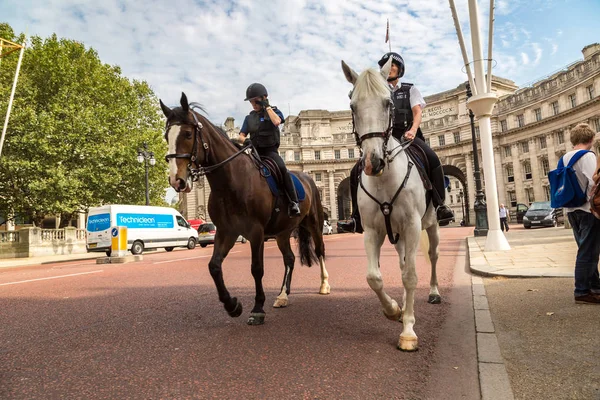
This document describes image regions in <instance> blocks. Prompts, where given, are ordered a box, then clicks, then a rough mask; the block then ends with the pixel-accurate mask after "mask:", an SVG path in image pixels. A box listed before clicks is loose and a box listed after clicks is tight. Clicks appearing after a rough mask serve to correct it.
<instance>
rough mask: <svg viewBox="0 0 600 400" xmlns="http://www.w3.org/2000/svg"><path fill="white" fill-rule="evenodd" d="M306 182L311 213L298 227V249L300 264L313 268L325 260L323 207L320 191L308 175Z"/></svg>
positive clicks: (305, 176)
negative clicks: (308, 187) (308, 189)
mask: <svg viewBox="0 0 600 400" xmlns="http://www.w3.org/2000/svg"><path fill="white" fill-rule="evenodd" d="M303 175H304V178H305V182H306V183H308V186H310V192H311V195H312V196H311V205H310V212H309V213H308V215H307V216H306V217H304V219H303V220H302V222H301V223H300V226H298V247H299V250H300V262H301V264H302V265H306V266H309V267H310V266H312V265H313V263H315V264H319V262H322V261H323V260H324V259H325V243H324V242H323V223H324V221H325V217H324V215H323V205H322V204H321V196H320V195H319V189H318V188H317V185H316V184H315V182H314V181H313V180H312V178H311V177H310V176H308V175H306V174H303ZM306 183H305V184H306Z"/></svg>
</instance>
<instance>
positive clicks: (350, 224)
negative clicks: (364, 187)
mask: <svg viewBox="0 0 600 400" xmlns="http://www.w3.org/2000/svg"><path fill="white" fill-rule="evenodd" d="M361 173H362V171H361V169H360V163H357V164H356V165H355V166H354V167H353V168H352V171H350V195H351V197H352V216H351V217H350V220H349V221H344V222H338V226H339V227H340V228H342V229H343V230H344V231H346V232H353V233H363V227H362V223H361V220H360V212H359V211H358V177H359V176H360V174H361Z"/></svg>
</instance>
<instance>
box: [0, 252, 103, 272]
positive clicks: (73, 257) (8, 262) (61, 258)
mask: <svg viewBox="0 0 600 400" xmlns="http://www.w3.org/2000/svg"><path fill="white" fill-rule="evenodd" d="M100 257H106V254H104V253H82V254H61V255H55V256H44V257H26V258H7V259H2V260H0V269H2V268H14V267H24V266H30V265H42V264H50V263H56V262H65V261H66V262H69V261H81V260H95V259H96V258H100Z"/></svg>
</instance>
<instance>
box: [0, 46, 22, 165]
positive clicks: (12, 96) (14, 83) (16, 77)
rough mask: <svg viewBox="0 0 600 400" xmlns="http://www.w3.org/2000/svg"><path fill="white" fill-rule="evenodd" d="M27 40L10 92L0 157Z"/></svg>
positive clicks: (0, 144) (0, 139) (0, 141)
mask: <svg viewBox="0 0 600 400" xmlns="http://www.w3.org/2000/svg"><path fill="white" fill-rule="evenodd" d="M26 42H27V38H25V40H23V47H21V52H20V54H19V61H18V62H17V71H16V73H15V80H14V82H13V86H12V90H11V92H10V99H9V100H8V109H7V110H6V118H5V119H4V127H3V128H2V137H0V156H2V147H3V146H4V137H5V136H6V129H7V128H8V119H9V118H10V110H11V109H12V103H13V99H14V97H15V91H16V89H17V81H18V80H19V71H20V70H21V61H23V53H25V45H26Z"/></svg>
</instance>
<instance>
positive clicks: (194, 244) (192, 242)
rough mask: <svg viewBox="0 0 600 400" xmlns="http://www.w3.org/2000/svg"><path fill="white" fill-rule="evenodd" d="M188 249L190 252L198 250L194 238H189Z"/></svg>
mask: <svg viewBox="0 0 600 400" xmlns="http://www.w3.org/2000/svg"><path fill="white" fill-rule="evenodd" d="M187 248H188V249H190V250H193V249H195V248H196V239H194V238H189V239H188V244H187Z"/></svg>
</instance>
